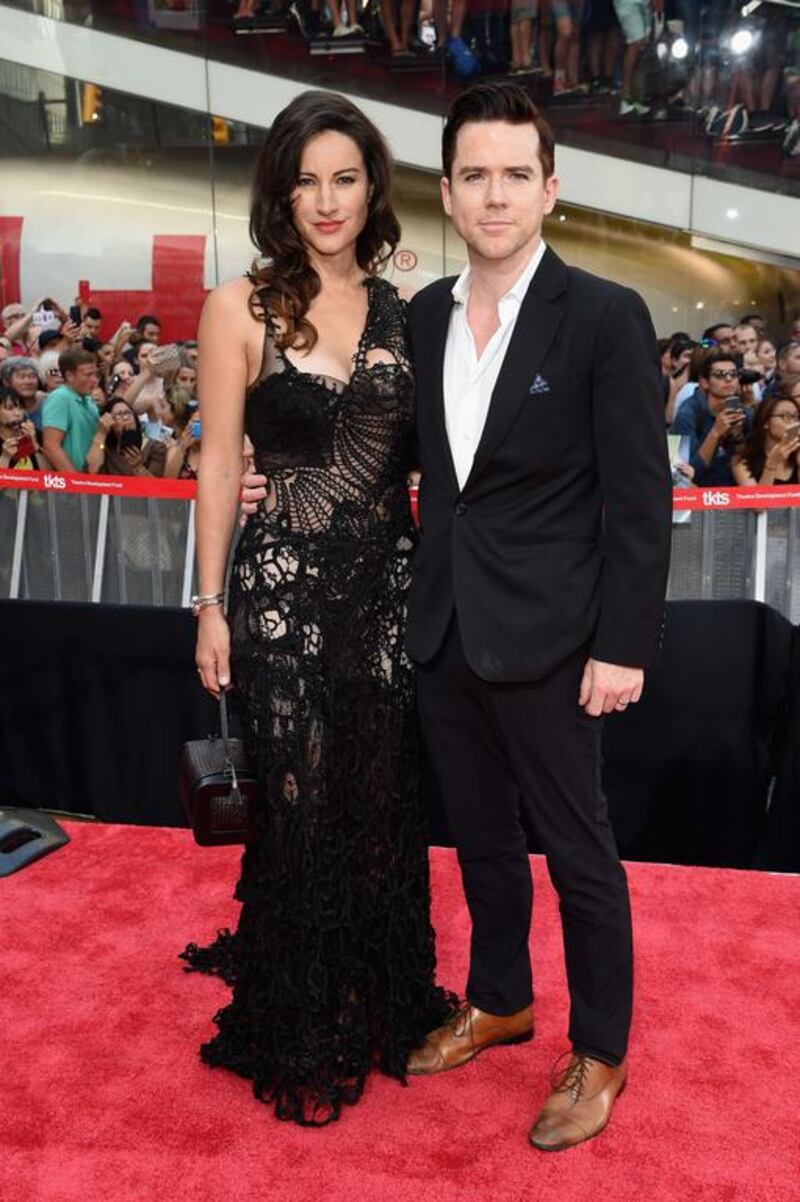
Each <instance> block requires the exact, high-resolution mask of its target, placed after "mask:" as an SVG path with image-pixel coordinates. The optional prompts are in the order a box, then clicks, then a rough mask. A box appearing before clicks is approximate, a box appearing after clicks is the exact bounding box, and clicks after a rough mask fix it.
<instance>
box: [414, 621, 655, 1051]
mask: <svg viewBox="0 0 800 1202" xmlns="http://www.w3.org/2000/svg"><path fill="white" fill-rule="evenodd" d="M587 656H588V651H581V652H580V653H579V654H576V655H574V656H573V657H571V658H570V659H569V660H568V661H566V662H565V663H564V664H562V665H561V666H560V667H559V668H558V669H557V670H556V671H555V672H553V673H552V674H551V675H550V676H549V677H547V678H546V679H544V680H541V681H535V682H533V683H524V684H494V683H489V682H487V681H485V680H482V679H481V678H480V677H479V676H476V675H475V673H474V672H473V671H472V670H471V668H470V667H469V665H468V664H467V662H466V659H465V658H464V652H463V650H462V646H461V639H460V637H459V633H458V626H457V624H456V622H455V620H454V621H453V622H451V625H450V628H449V630H448V632H447V635H446V637H445V640H444V642H443V644H442V646H441V648H440V649H439V652H438V653H437V655H436V656H435V657H434V659H433V660H431V662H430V663H428V664H421V665H418V668H417V681H418V697H419V706H420V713H421V717H422V722H423V728H424V731H425V738H426V742H427V744H428V749H429V752H430V757H431V760H432V763H433V768H434V772H435V774H436V776H437V778H438V783H439V787H440V790H441V793H442V799H443V802H444V807H445V812H446V814H447V819H448V823H449V825H450V830H451V833H452V835H453V838H454V839H455V842H456V848H457V852H458V859H459V863H460V866H461V872H462V877H463V881H464V892H465V894H466V898H467V904H468V906H469V912H470V916H471V918H472V943H471V955H470V971H469V979H468V982H467V998H468V1000H469V1001H470V1002H471V1003H472V1004H473V1005H475V1006H477V1007H478V1008H479V1009H481V1010H485V1011H488V1012H489V1013H490V1014H514V1013H515V1012H516V1011H517V1010H521V1009H523V1008H524V1007H525V1006H528V1005H529V1004H530V1003H531V1001H532V999H533V982H532V975H531V965H530V957H529V955H528V936H529V932H530V922H531V907H532V902H533V885H532V880H531V872H530V863H529V860H528V854H527V843H526V838H525V832H524V830H523V827H522V823H521V811H522V810H523V809H524V812H525V815H526V817H527V819H528V821H529V822H530V824H531V826H532V828H533V830H534V832H535V834H536V836H537V838H538V840H539V842H540V845H541V846H542V848H543V850H544V852H545V855H546V857H547V866H548V870H549V872H550V877H551V880H552V882H553V884H554V886H555V888H556V890H557V891H558V895H559V900H560V910H561V922H562V927H563V934H564V951H565V956H566V967H567V980H568V983H569V992H570V1003H571V1004H570V1023H569V1037H570V1040H571V1041H572V1045H573V1048H574V1049H575V1051H577V1052H583V1053H585V1054H586V1055H591V1056H595V1057H597V1058H598V1059H600V1060H604V1061H606V1062H607V1063H609V1064H618V1063H619V1062H620V1061H621V1060H622V1058H623V1057H624V1056H625V1052H626V1049H627V1042H628V1032H629V1029H630V1020H631V1006H632V993H633V949H632V937H631V915H630V902H629V898H628V884H627V879H626V877H625V870H624V869H623V867H622V865H621V864H620V861H619V856H618V853H617V848H616V843H615V840H614V834H613V831H612V829H611V825H610V823H609V820H608V810H607V806H606V800H605V797H604V795H603V791H602V787H601V780H600V777H601V765H602V760H601V751H600V739H601V731H602V721H601V719H598V718H590V717H588V716H587V715H586V713H585V711H583V710H582V709H581V708H580V707H579V705H578V692H579V688H580V680H581V675H582V672H583V668H584V665H585V663H586V659H587Z"/></svg>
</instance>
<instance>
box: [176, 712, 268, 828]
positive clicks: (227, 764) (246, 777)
mask: <svg viewBox="0 0 800 1202" xmlns="http://www.w3.org/2000/svg"><path fill="white" fill-rule="evenodd" d="M219 714H220V729H221V732H222V737H221V738H209V739H195V740H193V741H192V742H190V743H185V744H184V747H183V754H182V756H181V766H180V793H181V800H182V801H183V805H184V808H185V810H186V815H187V817H188V819H189V824H190V825H191V828H192V831H193V833H194V837H195V840H196V842H197V843H199V844H200V846H201V847H216V846H218V845H220V844H225V843H244V842H246V840H247V837H248V835H249V834H250V832H251V829H252V815H253V812H254V810H255V807H256V806H258V805H260V803H261V799H262V790H261V786H260V785H259V783H258V781H257V779H256V774H255V772H254V771H253V768H252V766H251V765H250V762H249V761H248V759H247V756H246V754H245V750H244V744H243V742H242V740H241V739H232V738H231V737H230V735H229V732H228V704H227V701H226V699H225V693H224V692H221V693H220V698H219Z"/></svg>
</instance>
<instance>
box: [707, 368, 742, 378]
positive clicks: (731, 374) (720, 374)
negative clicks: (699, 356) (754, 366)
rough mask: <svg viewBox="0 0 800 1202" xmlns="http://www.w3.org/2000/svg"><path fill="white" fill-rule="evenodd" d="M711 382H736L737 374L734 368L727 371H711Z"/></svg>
mask: <svg viewBox="0 0 800 1202" xmlns="http://www.w3.org/2000/svg"><path fill="white" fill-rule="evenodd" d="M711 379H712V380H738V379H739V373H738V371H737V370H736V368H735V367H731V368H730V369H729V370H728V371H712V373H711Z"/></svg>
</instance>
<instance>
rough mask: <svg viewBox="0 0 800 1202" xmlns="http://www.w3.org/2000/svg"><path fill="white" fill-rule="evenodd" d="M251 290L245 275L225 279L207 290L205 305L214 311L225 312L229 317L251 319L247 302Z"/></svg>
mask: <svg viewBox="0 0 800 1202" xmlns="http://www.w3.org/2000/svg"><path fill="white" fill-rule="evenodd" d="M252 291H253V285H252V284H251V283H250V281H249V280H248V279H247V278H246V277H245V276H239V277H237V278H236V279H233V280H225V281H224V282H223V283H221V284H217V286H216V288H212V290H211V291H210V292H209V294H208V296H207V297H206V303H205V307H206V309H207V310H210V311H211V312H214V313H225V314H226V315H227V316H228V317H229V318H231V317H237V316H238V317H239V318H241V320H242V321H243V322H244V321H252V320H253V318H252V315H251V313H250V308H249V304H248V302H249V300H250V295H251V293H252Z"/></svg>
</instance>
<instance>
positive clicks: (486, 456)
mask: <svg viewBox="0 0 800 1202" xmlns="http://www.w3.org/2000/svg"><path fill="white" fill-rule="evenodd" d="M566 283H567V273H566V268H565V266H564V264H563V263H562V261H561V259H559V257H558V255H556V254H555V253H554V252H553V251H552V250H550V248H549V247H548V248H547V250H546V251H545V253H544V256H543V258H542V261H541V263H540V264H539V267H538V269H537V271H536V274H535V275H534V277H533V279H532V280H531V283H530V286H529V288H528V291H527V292H526V293H525V296H524V298H523V301H522V304H521V306H520V310H519V314H518V315H517V322H516V325H515V326H514V332H513V334H512V335H511V341H510V342H509V344H508V348H507V350H506V354H505V358H504V359H503V365H502V367H501V368H500V374H499V375H498V377H497V383H496V384H495V386H494V390H493V392H492V399H491V401H490V403H489V412H488V414H487V416H486V424H485V425H484V427H483V433H482V435H481V439H480V442H479V443H478V449H477V451H476V452H475V459H474V461H473V464H472V470H471V471H470V474H469V478H468V480H467V482H466V484H465V486H464V488H465V491H466V489H467V488H468V487H469V485H470V484H471V483H472V481H473V480H474V479H475V478H476V477H477V476H478V475H479V474H480V472H482V471H483V469H484V468H485V467H486V464H487V463H488V462H489V460H490V459H491V457H492V455H493V454H494V452H495V451H496V449H497V448H498V446H499V445H500V443H501V442H502V441H503V439H504V438H505V436H506V434H507V433H508V431H509V430H510V428H511V426H512V424H513V422H514V420H515V418H516V416H517V414H518V413H519V411H520V409H521V407H522V405H523V404H524V403H525V402H526V401H528V400H529V396H528V391H529V389H530V386H531V382H532V380H533V379H534V378H535V376H536V374H537V372H538V371H539V369H540V367H541V365H542V363H543V362H544V359H545V356H546V355H547V352H548V351H549V349H550V345H551V343H552V341H553V339H554V338H555V335H556V331H557V330H558V327H559V325H560V324H561V319H562V317H563V309H562V308H561V306H560V305H557V304H554V303H553V302H554V300H555V298H556V297H558V296H560V295H561V294H562V293H563V292H564V291H565V290H566Z"/></svg>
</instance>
